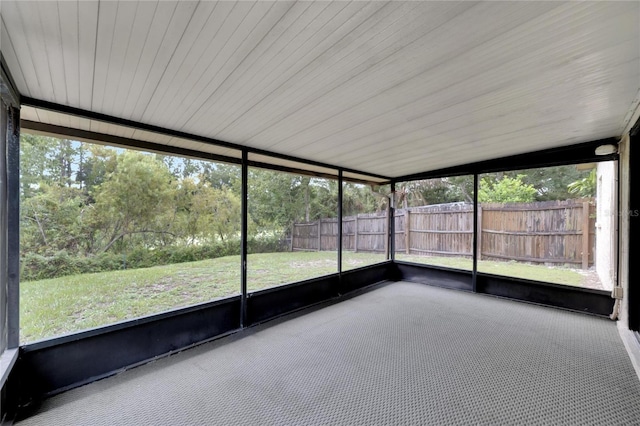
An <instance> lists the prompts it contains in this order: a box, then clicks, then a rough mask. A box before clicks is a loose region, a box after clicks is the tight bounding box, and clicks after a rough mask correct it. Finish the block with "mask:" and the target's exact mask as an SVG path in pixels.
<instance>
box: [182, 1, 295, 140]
mask: <svg viewBox="0 0 640 426" xmlns="http://www.w3.org/2000/svg"><path fill="white" fill-rule="evenodd" d="M291 5H292V4H291V3H287V2H279V3H270V4H267V3H255V4H254V7H253V8H252V9H251V10H250V11H249V12H248V13H247V14H246V15H245V17H244V19H243V21H242V23H245V21H247V22H250V23H251V24H245V25H242V24H241V25H240V26H239V28H237V29H236V31H234V33H233V34H232V36H230V38H229V42H227V43H226V44H225V46H224V47H223V49H222V51H221V59H224V62H223V63H222V64H221V66H219V67H218V68H217V70H216V72H215V74H214V75H213V77H212V78H211V79H210V80H209V82H208V84H207V85H206V86H205V88H204V90H203V91H202V92H201V93H200V96H199V97H198V98H197V99H196V101H195V103H194V104H193V105H192V106H191V107H190V108H186V109H185V111H184V113H183V114H178V115H176V119H177V120H179V123H180V126H181V127H180V128H181V129H192V130H196V129H198V127H199V121H201V120H202V119H203V118H205V117H207V114H208V103H209V102H210V100H211V99H212V98H213V97H214V96H215V94H216V93H217V91H218V90H219V88H220V87H221V86H222V85H224V83H225V81H227V79H228V78H229V77H230V76H231V75H232V74H233V73H234V72H235V70H236V69H237V68H238V67H239V66H240V65H242V63H243V62H244V61H245V60H246V59H247V57H249V56H250V55H251V53H252V52H253V51H254V49H255V48H256V47H257V46H258V45H259V44H260V42H261V41H262V40H264V38H265V37H266V35H267V34H268V33H269V31H270V30H271V29H273V26H274V25H275V24H276V23H277V22H278V21H280V20H281V19H282V17H283V16H284V15H285V14H286V12H287V10H289V8H290V7H291ZM267 6H268V8H267ZM206 122H208V120H206ZM190 123H192V124H190Z"/></svg>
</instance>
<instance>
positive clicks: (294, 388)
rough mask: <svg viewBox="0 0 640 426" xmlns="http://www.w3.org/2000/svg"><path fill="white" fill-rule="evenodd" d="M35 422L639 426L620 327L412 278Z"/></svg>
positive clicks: (269, 327)
mask: <svg viewBox="0 0 640 426" xmlns="http://www.w3.org/2000/svg"><path fill="white" fill-rule="evenodd" d="M19 424H20V425H21V426H27V425H47V426H53V425H65V426H66V425H77V424H80V425H217V424H224V425H326V424H338V425H345V424H349V425H391V424H395V425H411V424H425V425H440V424H450V425H455V424H474V425H476V424H483V425H499V424H510V425H524V424H545V425H588V424H590V425H633V424H640V381H639V380H638V379H637V376H636V375H635V372H634V369H633V366H632V364H631V362H630V360H629V358H628V356H627V353H626V352H625V349H624V346H623V343H622V341H621V339H620V337H619V335H618V332H617V330H616V326H615V323H614V322H612V321H609V320H607V319H602V318H595V317H591V316H587V315H581V314H577V313H572V312H566V311H562V310H558V309H552V308H545V307H540V306H535V305H530V304H525V303H518V302H513V301H508V300H503V299H498V298H493V297H488V296H482V295H476V294H469V293H464V292H459V291H453V290H446V289H441V288H436V287H429V286H425V285H421V284H413V283H406V282H400V283H388V284H385V285H381V286H377V287H374V289H372V290H371V291H368V292H364V293H363V294H361V295H359V296H357V297H354V298H351V299H348V300H345V301H343V302H340V303H336V304H330V305H329V306H326V307H324V308H322V309H312V310H308V311H306V312H304V313H303V314H297V315H293V316H290V317H285V318H284V319H280V320H277V321H272V322H271V323H268V324H265V325H263V326H260V327H255V328H253V329H250V330H245V331H243V332H240V333H237V334H235V335H233V336H230V337H227V338H224V339H221V340H218V341H216V342H212V343H209V344H206V345H202V346H199V347H197V348H195V349H192V350H189V351H186V352H183V353H180V354H177V355H174V356H171V357H168V358H164V359H161V360H159V361H157V362H153V363H150V364H147V365H144V366H142V367H139V368H135V369H133V370H130V371H128V372H125V373H122V374H119V375H117V376H115V377H112V378H109V379H105V380H101V381H99V382H95V383H92V384H90V385H87V386H84V387H81V388H78V389H75V390H72V391H69V392H66V393H63V394H60V395H58V396H56V397H53V398H51V399H49V400H46V401H45V402H44V403H43V404H42V406H41V407H40V408H39V410H38V411H37V412H36V413H35V414H33V415H32V416H31V417H29V418H26V419H24V420H22V421H21V422H19Z"/></svg>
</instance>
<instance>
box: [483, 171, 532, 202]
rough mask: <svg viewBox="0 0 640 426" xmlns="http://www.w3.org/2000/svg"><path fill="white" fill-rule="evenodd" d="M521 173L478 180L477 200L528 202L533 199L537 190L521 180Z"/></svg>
mask: <svg viewBox="0 0 640 426" xmlns="http://www.w3.org/2000/svg"><path fill="white" fill-rule="evenodd" d="M523 177H524V176H523V175H517V176H516V177H515V178H511V177H509V176H503V177H502V178H501V179H499V180H497V181H495V180H493V179H491V177H489V176H485V177H483V178H482V179H481V180H480V188H479V190H478V201H479V202H481V203H529V202H532V201H535V199H536V194H537V193H538V191H537V190H536V189H535V188H534V187H533V185H528V184H525V183H524V182H522V179H523Z"/></svg>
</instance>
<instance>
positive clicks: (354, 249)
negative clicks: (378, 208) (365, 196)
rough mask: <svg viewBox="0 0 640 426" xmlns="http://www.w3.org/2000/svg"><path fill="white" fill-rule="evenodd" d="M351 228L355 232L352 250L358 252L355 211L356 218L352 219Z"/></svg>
mask: <svg viewBox="0 0 640 426" xmlns="http://www.w3.org/2000/svg"><path fill="white" fill-rule="evenodd" d="M353 229H354V231H353V232H355V236H354V240H353V252H354V253H357V252H358V213H356V218H355V219H354V225H353Z"/></svg>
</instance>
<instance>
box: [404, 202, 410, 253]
mask: <svg viewBox="0 0 640 426" xmlns="http://www.w3.org/2000/svg"><path fill="white" fill-rule="evenodd" d="M410 219H411V215H410V212H409V209H406V210H405V211H404V252H405V254H411V250H410V247H409V242H410V241H411V220H410Z"/></svg>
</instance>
